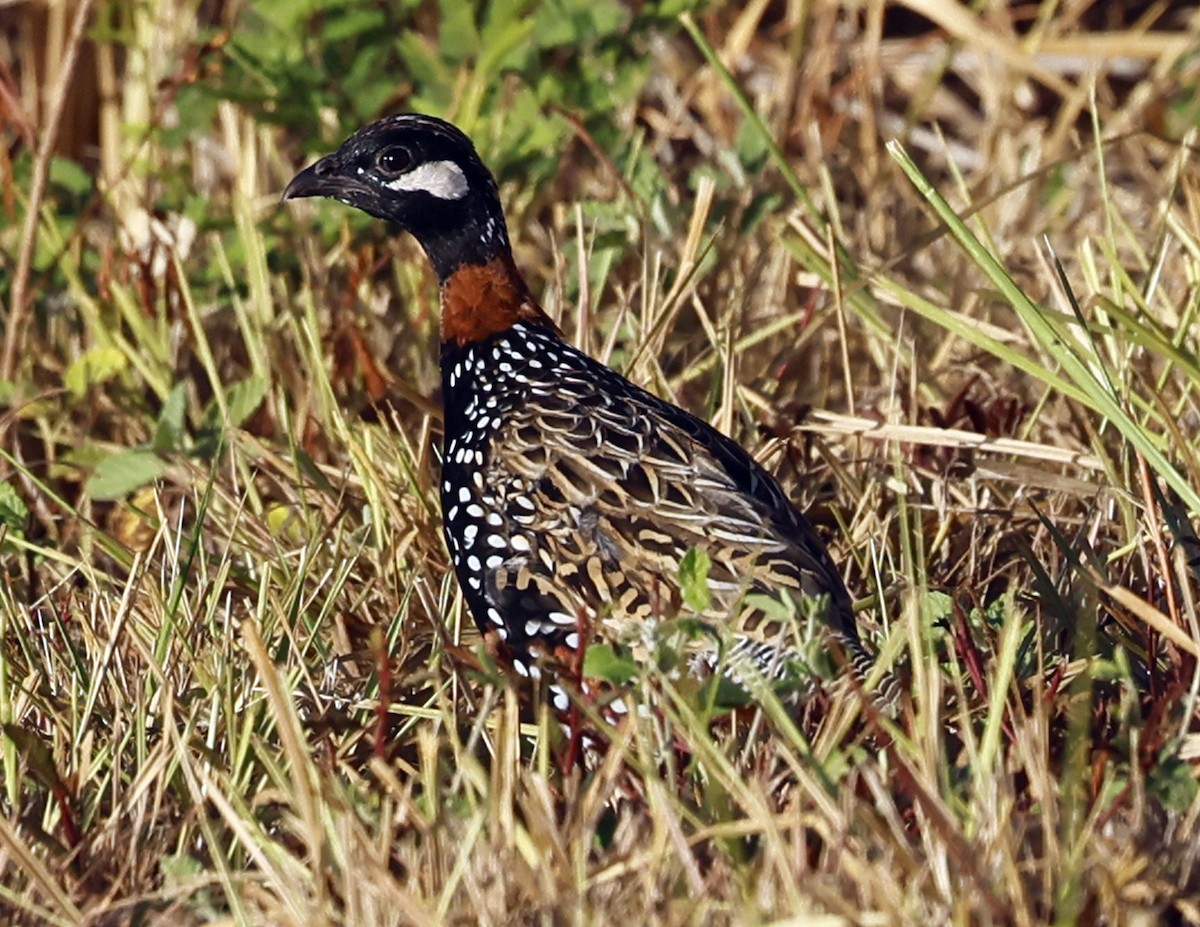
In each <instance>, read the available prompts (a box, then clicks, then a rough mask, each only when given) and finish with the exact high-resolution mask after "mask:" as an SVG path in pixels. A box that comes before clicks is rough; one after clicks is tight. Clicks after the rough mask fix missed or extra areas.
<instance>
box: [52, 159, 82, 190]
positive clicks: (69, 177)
mask: <svg viewBox="0 0 1200 927" xmlns="http://www.w3.org/2000/svg"><path fill="white" fill-rule="evenodd" d="M50 182H51V183H52V184H54V185H55V186H56V187H62V188H63V189H64V190H66V191H67V192H68V193H70V194H71V195H72V196H84V195H86V194H88V193H90V192H91V190H92V175H91V174H89V173H88V172H87V171H85V170H84V169H83V168H82V167H80V166H79V165H78V164H76V163H75V162H74V161H72V160H71V159H70V158H54V159H53V160H51V162H50Z"/></svg>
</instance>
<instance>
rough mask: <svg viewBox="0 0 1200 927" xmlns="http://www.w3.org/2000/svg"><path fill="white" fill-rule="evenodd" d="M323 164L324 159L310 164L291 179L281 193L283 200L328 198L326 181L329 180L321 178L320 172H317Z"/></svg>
mask: <svg viewBox="0 0 1200 927" xmlns="http://www.w3.org/2000/svg"><path fill="white" fill-rule="evenodd" d="M323 162H324V159H322V160H321V161H317V162H315V163H313V164H310V165H309V166H308V167H306V168H305V169H304V170H302V171H301V172H300V173H299V174H297V175H296V176H295V177H293V178H292V182H291V183H289V184H288V185H287V189H286V190H284V191H283V198H284V199H285V200H298V199H300V198H301V197H304V196H328V195H329V193H330V189H329V184H328V180H329V179H330V178H327V177H322V176H321V172H320V171H319V170H318V169H319V168H320V167H321V165H322V164H323Z"/></svg>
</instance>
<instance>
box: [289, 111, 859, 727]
mask: <svg viewBox="0 0 1200 927" xmlns="http://www.w3.org/2000/svg"><path fill="white" fill-rule="evenodd" d="M303 197H327V198H332V199H334V200H338V201H340V202H341V203H344V204H346V205H348V206H351V207H354V208H356V209H359V210H361V211H363V212H365V213H367V214H368V215H371V216H373V217H375V218H377V219H381V220H383V221H385V222H387V223H390V225H391V226H392V227H394V228H395V229H396V230H399V231H401V232H406V233H408V234H410V235H412V236H413V237H414V238H415V239H416V241H417V242H418V243H419V245H420V246H421V248H422V249H423V251H424V253H425V255H426V256H427V258H428V260H429V262H430V264H431V266H432V268H433V272H434V274H435V275H436V277H437V281H438V287H439V292H440V303H441V322H440V365H441V377H442V398H443V403H444V416H443V424H444V433H443V446H442V453H441V474H440V494H441V507H442V517H443V527H444V534H445V541H446V547H447V549H448V552H449V555H450V559H451V561H452V564H453V568H454V571H455V574H456V576H457V579H458V583H459V585H460V587H461V589H462V592H463V595H464V598H465V601H466V603H467V606H468V608H469V610H470V613H471V615H472V616H473V618H474V621H475V623H476V624H477V625H478V627H479V630H480V632H481V633H482V635H483V637H484V639H485V641H487V642H489V643H490V646H491V648H492V649H493V650H494V652H495V653H497V654H498V655H499V656H500V657H501V658H502V660H503V662H505V663H507V664H508V665H509V666H511V668H512V669H513V670H514V671H515V672H516V673H517V675H519V676H522V677H531V678H534V679H539V678H542V676H543V671H544V670H545V671H546V673H547V675H550V674H557V676H560V677H561V676H562V675H563V673H564V672H565V668H566V667H570V666H579V665H580V663H579V660H578V657H579V655H580V654H581V653H582V652H584V651H585V650H586V648H587V647H589V646H595V645H596V644H597V643H601V642H604V643H616V644H620V645H621V646H623V647H624V648H626V651H627V652H628V653H630V654H632V655H633V656H634V657H635V658H636V659H641V660H647V659H652V658H653V646H654V640H655V637H654V635H655V633H656V629H660V628H662V627H664V626H665V625H666V623H667V622H669V621H671V620H672V619H674V618H677V617H679V616H681V615H687V614H688V604H687V602H686V601H685V590H684V589H683V588H682V580H681V573H680V568H681V564H682V563H683V561H684V559H685V557H687V556H688V553H689V551H693V550H696V551H699V552H701V553H702V554H703V555H704V556H705V558H706V562H707V564H708V573H707V577H706V580H707V585H708V592H709V594H708V596H707V599H708V601H707V603H702V604H703V611H702V613H701V614H699V615H697V616H695V617H696V618H698V619H699V620H700V621H701V622H702V626H703V627H704V628H705V629H709V630H711V631H712V633H702V634H699V635H694V636H693V638H692V639H691V640H690V642H689V643H688V645H687V646H688V647H689V648H690V650H689V655H688V660H687V661H686V665H687V667H688V668H689V671H691V670H695V671H696V672H700V673H703V672H708V673H710V674H711V673H719V674H722V675H723V676H724V677H725V678H727V679H729V680H731V681H733V682H734V683H735V684H737V685H739V686H742V687H744V688H748V687H749V686H750V680H751V679H755V678H757V679H765V680H766V681H768V682H772V681H776V680H779V679H782V678H784V675H785V671H786V669H787V668H788V667H789V666H791V665H793V663H794V662H795V661H797V660H799V658H800V653H799V647H798V645H797V643H796V635H795V633H794V627H793V628H791V629H789V627H788V625H789V621H787V620H783V619H781V618H780V615H781V612H780V611H779V609H778V608H773V607H769V606H768V605H765V604H764V598H763V597H764V596H766V597H767V598H768V600H769V601H772V602H784V603H785V604H786V603H787V602H790V603H791V604H792V606H793V610H792V611H791V612H790V614H791V616H792V619H793V622H792V623H793V624H794V622H795V616H796V615H797V614H798V613H797V612H796V611H795V606H796V603H800V605H805V606H808V607H810V608H815V609H816V610H817V611H819V613H820V614H821V617H822V622H821V625H820V626H821V628H822V629H823V631H822V633H823V634H824V636H825V637H826V638H827V639H828V643H829V644H830V645H831V647H832V648H833V649H834V650H835V651H836V652H838V653H840V655H841V658H842V663H843V665H847V664H848V665H849V666H850V668H851V669H852V670H854V671H855V672H856V673H858V674H859V676H860V678H863V679H865V676H866V673H867V671H868V670H869V668H870V666H871V664H872V660H871V657H870V655H869V653H868V651H867V649H866V648H865V646H864V645H863V643H862V641H861V639H860V636H859V634H858V629H857V625H856V621H855V616H854V609H853V605H852V600H851V598H850V595H849V593H848V591H847V588H846V586H845V584H844V583H843V581H842V578H841V574H840V573H839V571H838V569H837V567H836V565H835V564H834V562H833V560H832V559H831V557H830V555H829V553H828V551H827V550H826V548H825V545H824V544H823V543H822V541H821V539H820V537H819V535H818V534H817V532H816V531H815V529H814V528H813V527H812V525H811V524H810V523H809V521H808V520H807V519H806V518H805V517H804V515H803V514H801V512H800V511H799V510H798V509H797V508H796V506H795V505H793V504H792V502H791V501H790V500H789V498H788V496H787V495H786V493H785V492H784V490H783V489H782V488H781V486H780V484H779V482H778V481H777V480H776V479H775V478H774V477H773V476H772V475H771V474H770V473H768V472H767V471H766V470H765V469H764V468H763V467H762V466H761V465H760V464H758V463H757V462H756V461H755V460H754V459H753V458H752V457H751V456H750V454H749V453H747V451H746V450H745V449H744V448H742V446H741V445H739V444H738V443H737V442H735V441H734V440H733V439H731V438H729V437H728V436H726V435H725V434H723V433H721V432H719V431H718V430H716V429H715V428H714V427H712V426H711V425H710V424H709V423H707V422H705V421H703V420H702V419H700V418H698V417H696V416H695V415H693V414H691V413H690V412H687V411H685V410H684V409H682V408H680V407H679V406H677V405H675V404H673V403H671V402H668V401H666V400H665V399H662V398H660V397H658V396H657V395H655V394H653V393H651V392H649V391H647V390H645V389H643V388H641V387H639V386H637V385H635V384H634V383H632V382H631V381H630V380H628V379H627V378H626V377H624V376H622V375H621V374H619V373H618V372H616V371H615V370H613V369H611V368H610V367H608V366H606V365H605V364H603V363H601V362H600V361H598V360H596V359H594V358H592V357H590V356H589V355H588V354H586V353H584V352H583V351H581V350H579V349H578V348H576V347H574V346H572V345H571V344H570V343H569V342H568V341H567V340H566V338H565V337H564V335H563V333H562V331H561V330H560V329H559V327H558V326H557V325H556V324H555V323H554V322H553V321H552V320H551V319H550V317H549V316H548V315H547V314H546V312H545V311H544V310H543V309H542V307H541V306H540V305H539V303H538V300H537V299H536V298H535V296H534V295H533V291H532V289H531V288H530V286H529V285H528V283H527V282H526V280H525V278H524V277H523V276H522V274H521V272H520V271H519V270H518V268H517V266H516V263H515V261H514V258H513V253H512V247H511V244H510V240H509V233H508V228H507V225H506V222H505V216H504V212H503V209H502V207H501V201H500V194H499V189H498V187H497V184H496V181H495V179H494V177H493V175H492V174H491V172H490V171H489V170H488V169H487V167H486V166H485V165H484V163H483V161H482V160H481V159H480V157H479V154H478V153H477V151H476V149H475V146H474V145H473V144H472V142H471V140H470V139H469V138H468V137H467V136H466V135H465V134H464V133H463V132H462V131H460V130H459V129H458V128H457V127H455V126H454V125H452V124H451V123H449V122H446V121H443V120H441V119H438V118H436V117H433V116H428V115H421V114H414V113H407V114H399V115H393V116H388V117H385V118H383V119H380V120H378V121H375V122H372V123H370V124H369V125H366V126H364V127H363V128H360V129H359V130H358V131H356V132H354V133H353V134H352V135H351V136H350V137H349V138H348V139H346V141H345V142H344V143H343V144H342V145H341V146H340V147H339V148H337V150H336V151H334V152H332V153H331V154H328V155H326V156H325V157H322V158H320V159H319V160H317V161H316V162H315V163H313V164H312V165H310V166H309V167H306V168H304V169H303V170H301V171H300V172H299V173H298V174H296V176H295V177H294V178H293V179H292V180H291V182H290V183H289V184H288V186H287V188H286V189H285V191H284V194H283V199H284V200H294V199H299V198H303ZM784 614H789V613H787V612H786V611H785V612H784ZM551 682H552V683H554V684H552V685H551V686H550V689H551V692H552V697H553V700H554V704H555V707H556V708H558V709H560V710H565V708H566V705H567V704H568V694H567V690H566V689H565V688H564V687H563V685H562V684H561V680H554V679H552V680H551Z"/></svg>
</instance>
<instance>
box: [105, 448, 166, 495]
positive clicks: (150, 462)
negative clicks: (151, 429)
mask: <svg viewBox="0 0 1200 927" xmlns="http://www.w3.org/2000/svg"><path fill="white" fill-rule="evenodd" d="M166 468H167V465H166V464H165V463H163V461H162V459H161V458H160V457H159V456H158V455H157V454H155V453H154V451H152V450H150V449H149V448H145V447H135V448H130V449H129V450H126V451H118V452H117V453H115V454H111V455H110V456H108V457H106V458H104V460H102V461H100V463H99V465H97V467H96V469H95V471H93V473H92V475H91V477H90V478H89V479H88V481H87V492H88V495H90V496H91V497H92V498H93V499H102V500H103V499H120V498H121V497H123V496H126V495H128V494H129V493H131V492H133V491H134V490H135V489H141V488H142V487H143V486H146V485H147V484H149V483H153V482H154V481H155V480H156V479H158V478H159V477H160V476H162V474H163V471H164V470H165V469H166Z"/></svg>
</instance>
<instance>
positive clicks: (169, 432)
mask: <svg viewBox="0 0 1200 927" xmlns="http://www.w3.org/2000/svg"><path fill="white" fill-rule="evenodd" d="M186 417H187V384H186V383H176V384H175V386H174V387H173V388H172V389H171V393H170V395H168V396H167V401H166V402H164V403H163V407H162V411H161V412H160V413H159V415H158V423H157V424H156V425H155V426H154V437H153V438H152V439H151V441H150V444H151V447H153V448H154V450H156V451H158V452H159V453H166V452H167V451H177V450H180V449H181V448H182V446H183V436H184V434H185V433H186V431H185V429H186Z"/></svg>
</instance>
